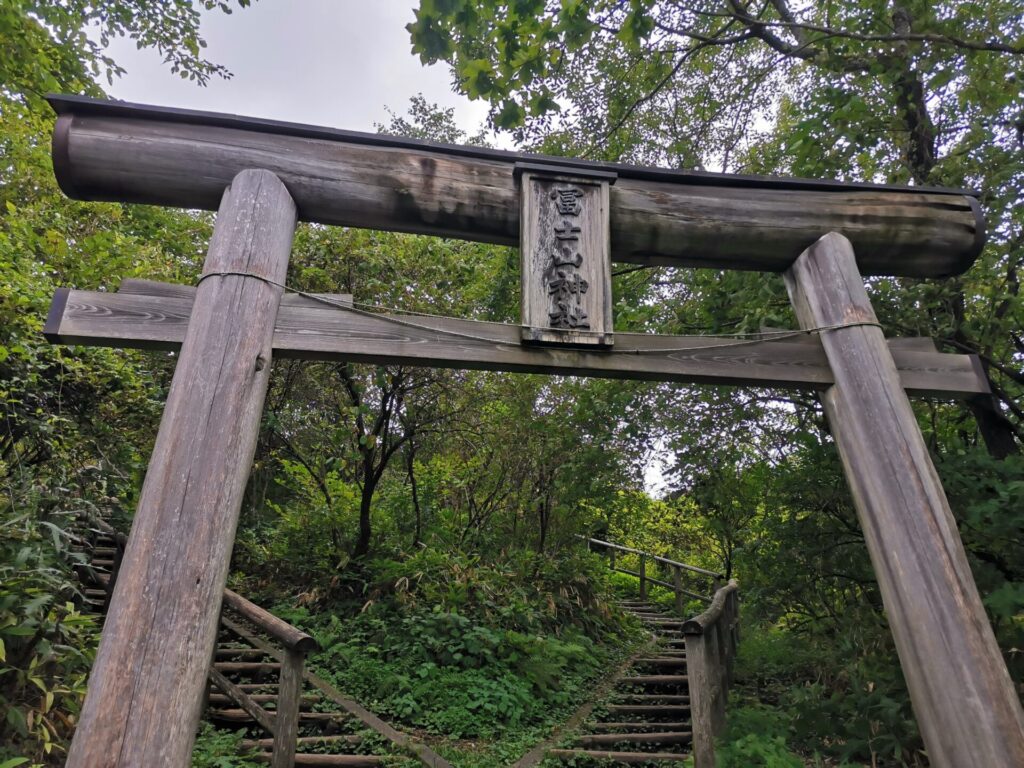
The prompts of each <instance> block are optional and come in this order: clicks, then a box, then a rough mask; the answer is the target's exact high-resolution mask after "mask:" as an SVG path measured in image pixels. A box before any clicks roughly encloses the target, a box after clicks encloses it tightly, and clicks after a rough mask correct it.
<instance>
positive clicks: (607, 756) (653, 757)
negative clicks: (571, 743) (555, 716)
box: [548, 749, 687, 765]
mask: <svg viewBox="0 0 1024 768" xmlns="http://www.w3.org/2000/svg"><path fill="white" fill-rule="evenodd" d="M548 757H554V758H556V759H558V760H575V759H577V758H581V757H589V758H591V759H592V760H608V761H612V762H618V763H626V764H627V765H636V764H640V763H667V762H671V761H676V762H682V761H683V760H685V759H686V757H687V755H684V754H680V753H674V752H607V751H603V750H597V749H552V750H550V751H549V752H548Z"/></svg>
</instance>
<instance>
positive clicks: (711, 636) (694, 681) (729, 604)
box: [683, 580, 739, 768]
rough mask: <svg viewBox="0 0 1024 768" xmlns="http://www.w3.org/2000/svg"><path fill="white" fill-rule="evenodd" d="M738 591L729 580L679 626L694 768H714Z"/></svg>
mask: <svg viewBox="0 0 1024 768" xmlns="http://www.w3.org/2000/svg"><path fill="white" fill-rule="evenodd" d="M738 590H739V585H738V584H737V583H736V582H735V581H734V580H730V581H729V583H728V584H726V585H725V586H724V587H722V588H721V589H719V590H717V591H716V592H715V595H714V598H713V599H712V601H711V605H709V606H708V607H707V610H705V611H704V612H703V613H701V614H699V615H698V616H694V617H693V618H691V619H688V620H687V621H686V622H685V623H684V624H683V635H684V636H685V638H686V667H687V668H686V674H687V677H689V680H690V684H689V693H690V710H691V714H690V720H691V723H692V730H693V764H694V768H714V766H715V739H716V738H717V737H718V736H720V735H721V733H722V731H723V730H724V728H725V705H726V701H727V697H728V688H729V680H730V679H731V676H732V661H733V650H734V649H733V646H732V637H731V634H732V631H733V627H734V624H735V621H736V614H735V606H736V594H737V592H738Z"/></svg>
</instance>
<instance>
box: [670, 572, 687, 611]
mask: <svg viewBox="0 0 1024 768" xmlns="http://www.w3.org/2000/svg"><path fill="white" fill-rule="evenodd" d="M672 586H673V587H674V588H675V594H676V613H677V614H679V615H680V616H682V615H683V606H684V602H683V569H682V568H680V567H679V566H678V565H673V566H672Z"/></svg>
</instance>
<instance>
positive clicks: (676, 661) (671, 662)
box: [635, 656, 686, 667]
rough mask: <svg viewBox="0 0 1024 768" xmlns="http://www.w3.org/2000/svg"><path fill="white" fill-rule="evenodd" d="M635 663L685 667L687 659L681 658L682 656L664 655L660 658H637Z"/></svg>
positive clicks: (652, 665)
mask: <svg viewBox="0 0 1024 768" xmlns="http://www.w3.org/2000/svg"><path fill="white" fill-rule="evenodd" d="M635 663H636V664H647V665H648V666H651V667H685V666H686V659H685V658H683V659H680V658H669V657H665V656H662V657H659V658H650V659H637V660H636V662H635Z"/></svg>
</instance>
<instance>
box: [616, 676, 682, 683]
mask: <svg viewBox="0 0 1024 768" xmlns="http://www.w3.org/2000/svg"><path fill="white" fill-rule="evenodd" d="M618 682H619V683H620V684H624V685H686V683H687V678H686V675H629V676H627V677H622V678H619V681H618Z"/></svg>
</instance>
